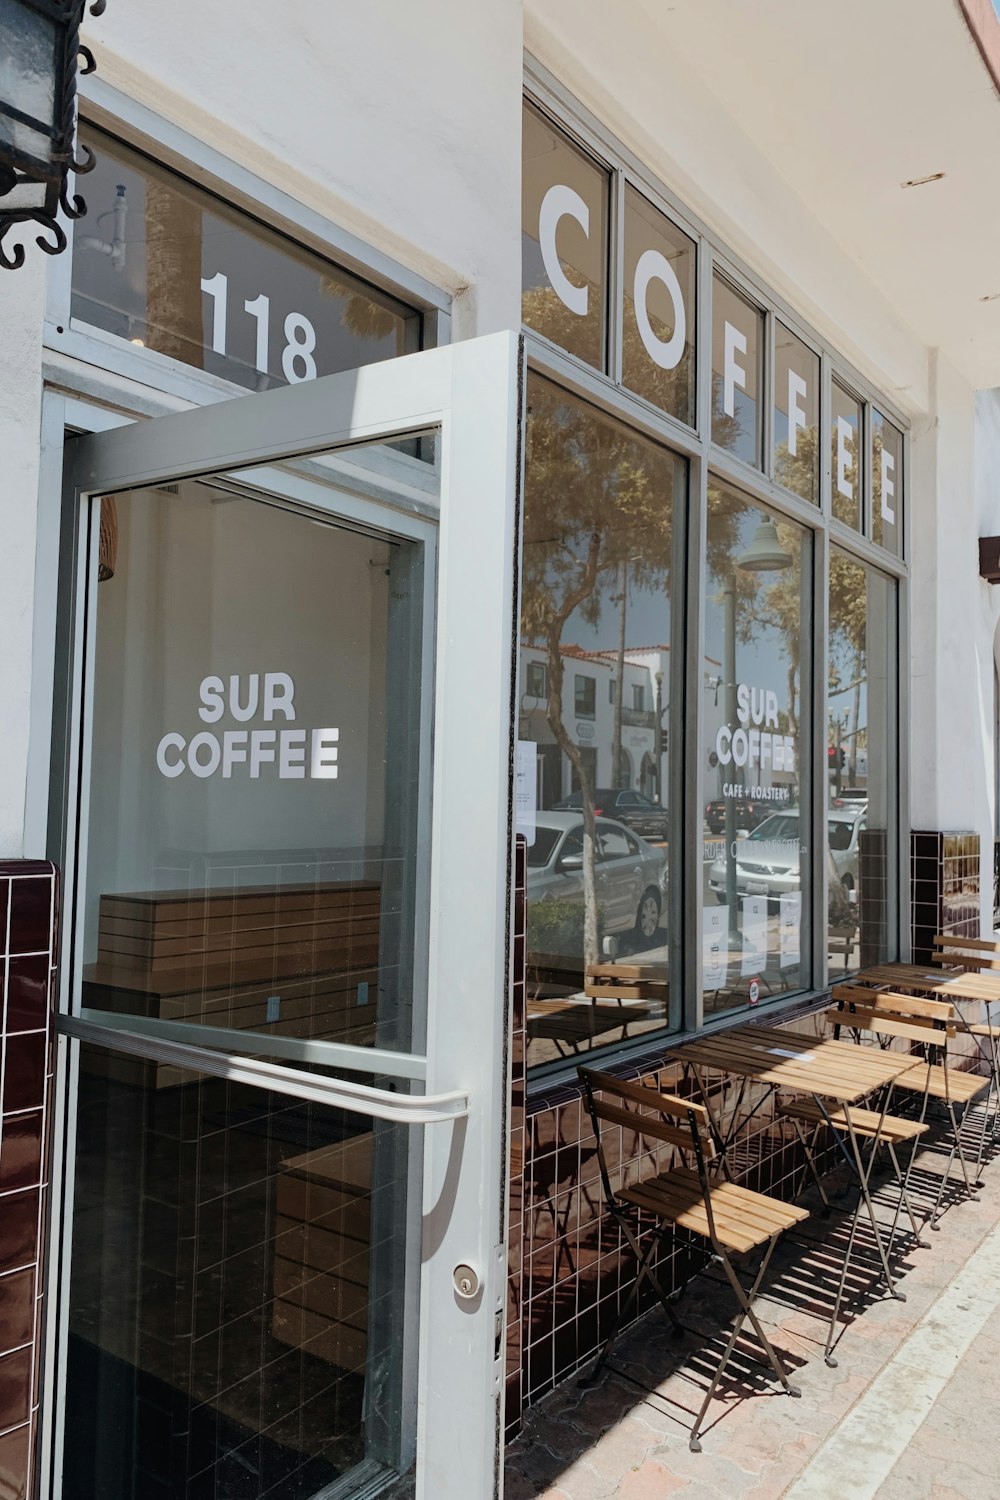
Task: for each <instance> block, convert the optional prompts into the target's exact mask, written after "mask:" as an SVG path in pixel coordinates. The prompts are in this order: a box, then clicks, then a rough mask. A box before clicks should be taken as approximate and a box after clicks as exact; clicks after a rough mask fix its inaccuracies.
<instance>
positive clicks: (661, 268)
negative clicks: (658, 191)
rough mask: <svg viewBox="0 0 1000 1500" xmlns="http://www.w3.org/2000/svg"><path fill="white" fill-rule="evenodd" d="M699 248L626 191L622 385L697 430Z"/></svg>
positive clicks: (644, 202)
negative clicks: (696, 355) (696, 348)
mask: <svg viewBox="0 0 1000 1500" xmlns="http://www.w3.org/2000/svg"><path fill="white" fill-rule="evenodd" d="M695 261H696V252H695V244H694V241H693V240H692V239H689V238H688V236H687V235H686V234H684V233H683V232H682V231H681V230H680V229H678V228H677V227H676V226H675V225H673V224H671V222H670V220H669V219H667V218H665V217H664V215H663V214H661V213H659V212H657V210H656V209H655V208H654V207H653V206H652V204H650V203H647V202H646V200H645V198H643V197H642V196H641V194H639V193H637V192H636V191H635V190H634V189H633V188H627V189H626V192H625V282H624V288H623V295H624V299H625V323H624V328H623V330H622V340H623V342H622V381H623V383H624V384H625V385H627V386H628V387H629V389H630V390H633V391H635V392H636V394H637V395H639V396H645V398H646V400H647V401H651V402H652V403H653V405H654V406H658V407H660V408H661V410H663V411H665V412H669V413H670V415H671V416H672V417H677V418H678V420H679V421H681V422H686V423H687V424H688V426H689V427H690V426H693V425H694V395H695V315H694V309H695V305H696V303H695Z"/></svg>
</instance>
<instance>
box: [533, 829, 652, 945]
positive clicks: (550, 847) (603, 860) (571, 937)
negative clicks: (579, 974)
mask: <svg viewBox="0 0 1000 1500" xmlns="http://www.w3.org/2000/svg"><path fill="white" fill-rule="evenodd" d="M595 828H596V834H597V848H596V850H595V879H596V886H597V903H598V910H599V916H600V931H601V934H602V936H607V935H612V934H613V935H618V936H621V935H624V934H631V936H632V939H633V943H634V946H635V947H637V948H649V947H651V946H652V945H653V944H655V943H657V942H660V941H662V940H663V939H662V938H661V937H659V936H658V933H659V929H660V923H661V919H663V920H665V916H666V890H667V862H666V851H665V850H662V849H654V848H653V847H652V846H651V845H650V844H647V843H646V841H645V839H642V838H640V837H639V835H638V834H636V833H633V832H632V830H631V829H630V828H626V827H625V826H624V824H622V823H618V822H615V821H613V820H612V819H611V818H598V819H597V820H596V824H595ZM583 917H584V909H583V821H582V819H581V817H580V815H579V813H576V812H555V811H552V812H540V813H538V814H537V815H536V818H535V838H534V842H533V843H532V844H531V845H529V847H528V928H529V932H528V937H529V947H531V948H533V949H536V950H542V951H546V952H559V953H563V954H570V953H582V951H583Z"/></svg>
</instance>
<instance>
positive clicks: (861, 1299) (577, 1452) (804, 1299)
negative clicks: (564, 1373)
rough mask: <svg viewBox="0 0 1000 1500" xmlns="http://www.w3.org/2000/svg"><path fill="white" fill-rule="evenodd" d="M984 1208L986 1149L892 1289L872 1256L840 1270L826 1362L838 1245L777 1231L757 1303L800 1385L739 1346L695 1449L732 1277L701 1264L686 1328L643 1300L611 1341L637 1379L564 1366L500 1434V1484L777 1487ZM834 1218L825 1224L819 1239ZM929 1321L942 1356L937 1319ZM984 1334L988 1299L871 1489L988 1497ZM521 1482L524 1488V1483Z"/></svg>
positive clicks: (662, 1491) (991, 1405) (691, 1493)
mask: <svg viewBox="0 0 1000 1500" xmlns="http://www.w3.org/2000/svg"><path fill="white" fill-rule="evenodd" d="M928 1177H929V1178H930V1179H931V1183H932V1186H931V1191H934V1190H936V1182H937V1179H936V1178H935V1177H933V1174H932V1173H930V1172H929V1173H928ZM886 1211H889V1212H891V1204H890V1205H888V1210H887V1205H886V1204H885V1203H883V1204H882V1205H881V1207H880V1213H885V1212H886ZM998 1220H1000V1160H998V1163H997V1169H996V1170H995V1171H992V1172H989V1173H988V1175H987V1185H986V1188H985V1189H984V1190H983V1192H982V1195H981V1198H980V1201H979V1202H975V1203H969V1202H963V1203H955V1204H954V1205H952V1206H951V1207H950V1208H949V1209H948V1211H947V1212H946V1214H945V1215H944V1218H943V1220H942V1228H941V1231H940V1233H937V1234H934V1235H933V1236H931V1235H928V1236H927V1238H928V1239H929V1241H930V1242H931V1248H930V1249H908V1250H907V1252H906V1254H905V1255H903V1256H900V1257H899V1258H898V1268H899V1285H900V1288H901V1289H902V1290H905V1292H906V1297H907V1300H906V1301H905V1302H898V1301H895V1300H893V1299H892V1298H890V1297H888V1296H886V1295H885V1294H884V1292H883V1291H882V1290H881V1289H880V1288H879V1287H878V1285H877V1267H876V1266H875V1265H874V1264H870V1265H868V1264H866V1265H863V1266H862V1267H861V1269H860V1270H859V1272H858V1275H857V1276H856V1277H854V1278H852V1281H851V1283H850V1286H849V1291H850V1297H849V1300H848V1302H847V1303H846V1305H845V1309H844V1313H843V1317H842V1321H841V1325H840V1330H839V1338H838V1345H837V1356H838V1361H839V1364H838V1367H837V1368H836V1369H829V1368H828V1367H827V1366H826V1365H825V1364H824V1362H823V1359H822V1347H823V1339H824V1333H825V1330H824V1325H823V1317H824V1315H825V1316H828V1315H829V1310H830V1308H831V1306H832V1297H833V1291H834V1290H835V1270H836V1267H837V1260H836V1257H835V1256H834V1255H832V1254H830V1253H828V1252H827V1251H825V1250H824V1249H823V1247H822V1246H820V1247H818V1248H817V1247H813V1248H808V1247H807V1248H803V1247H802V1246H786V1247H782V1250H781V1253H780V1258H777V1257H776V1263H775V1267H774V1280H773V1282H772V1283H771V1285H770V1286H769V1288H768V1294H767V1295H766V1296H765V1297H764V1298H762V1299H761V1301H760V1303H759V1304H758V1307H759V1311H760V1315H761V1321H762V1322H763V1324H764V1325H765V1328H766V1329H767V1330H768V1332H769V1336H771V1337H772V1338H773V1340H774V1343H775V1346H776V1348H777V1349H778V1350H779V1354H780V1356H781V1357H782V1358H783V1359H786V1361H787V1363H788V1365H789V1367H790V1372H791V1371H794V1375H793V1378H794V1379H795V1381H796V1383H797V1384H798V1385H800V1386H801V1388H802V1391H803V1396H802V1399H801V1400H799V1401H792V1400H789V1399H788V1398H787V1397H786V1396H785V1395H784V1394H783V1393H781V1392H780V1388H778V1387H776V1386H775V1385H774V1384H773V1381H772V1379H771V1377H770V1373H769V1372H768V1373H767V1375H766V1377H765V1378H762V1379H758V1378H756V1374H755V1372H754V1370H753V1367H752V1366H750V1365H749V1364H747V1363H746V1362H745V1361H744V1362H743V1363H742V1364H741V1366H740V1369H739V1371H738V1372H736V1374H735V1375H734V1374H733V1373H729V1374H727V1375H726V1376H725V1377H724V1379H723V1382H722V1384H721V1385H720V1388H719V1391H718V1393H717V1397H716V1400H714V1401H713V1404H712V1408H711V1409H710V1411H709V1414H708V1422H707V1425H706V1427H705V1429H703V1434H702V1436H703V1445H704V1451H703V1452H702V1453H700V1454H692V1453H691V1452H690V1450H689V1448H688V1442H687V1432H688V1429H689V1428H690V1425H691V1422H692V1421H693V1419H694V1414H695V1412H696V1411H697V1409H698V1407H699V1406H700V1404H701V1400H702V1396H703V1394H704V1391H705V1389H706V1382H707V1380H708V1379H709V1378H710V1377H711V1373H712V1370H713V1368H714V1361H715V1358H716V1357H717V1356H718V1353H719V1351H720V1350H721V1343H720V1331H721V1335H722V1336H724V1332H725V1330H726V1329H728V1327H730V1326H731V1318H732V1312H733V1302H732V1294H731V1291H730V1289H729V1288H728V1287H726V1286H724V1285H721V1286H720V1285H717V1284H715V1283H713V1282H712V1281H711V1280H709V1279H706V1278H701V1279H700V1280H699V1281H698V1282H696V1283H695V1285H694V1287H693V1288H692V1289H691V1294H690V1295H689V1296H688V1297H686V1298H685V1299H684V1303H683V1305H682V1307H681V1308H680V1314H681V1317H682V1318H683V1321H684V1323H685V1327H686V1328H687V1329H688V1330H689V1334H688V1336H687V1337H686V1338H685V1339H683V1340H681V1341H678V1340H676V1339H675V1338H674V1337H673V1336H672V1335H671V1334H670V1332H669V1330H668V1325H667V1324H666V1321H665V1319H664V1318H663V1316H662V1313H661V1312H660V1311H659V1310H658V1309H654V1311H653V1312H651V1313H650V1314H649V1315H647V1316H646V1317H645V1318H644V1319H642V1320H640V1321H639V1322H638V1323H637V1324H636V1325H634V1327H633V1329H632V1330H630V1332H629V1333H628V1334H626V1335H625V1337H623V1339H622V1340H621V1341H620V1342H619V1344H618V1345H617V1346H616V1349H615V1351H614V1355H613V1362H614V1364H615V1365H616V1366H617V1367H618V1368H619V1369H627V1370H628V1371H629V1372H630V1373H631V1374H632V1375H633V1376H634V1377H635V1379H636V1380H637V1381H641V1382H642V1383H643V1384H644V1385H645V1386H646V1387H647V1388H646V1389H645V1390H643V1389H640V1388H639V1386H638V1385H633V1384H631V1383H630V1382H629V1381H627V1380H625V1379H623V1378H622V1377H621V1376H619V1375H616V1374H615V1373H614V1372H613V1371H609V1372H608V1373H607V1374H606V1375H605V1376H604V1377H603V1378H602V1379H601V1380H600V1381H599V1382H598V1383H597V1385H596V1386H594V1387H593V1388H590V1389H587V1390H580V1389H579V1388H578V1387H577V1386H576V1384H575V1381H572V1380H570V1381H566V1382H564V1383H563V1384H562V1385H561V1386H558V1387H557V1388H556V1389H555V1390H554V1391H553V1393H552V1394H551V1396H550V1397H548V1398H546V1400H543V1401H542V1402H540V1403H538V1404H537V1405H536V1406H535V1407H533V1408H532V1409H530V1410H529V1411H528V1413H527V1414H526V1418H525V1432H524V1434H522V1436H521V1438H519V1439H518V1440H517V1441H516V1442H515V1443H514V1444H513V1445H512V1446H511V1448H510V1449H509V1450H508V1454H509V1461H510V1484H509V1490H508V1494H507V1497H506V1500H524V1497H525V1496H526V1495H528V1494H531V1493H534V1494H535V1495H537V1496H538V1497H540V1500H604V1497H605V1496H619V1497H621V1500H643V1497H645V1496H646V1495H649V1496H653V1495H656V1496H661V1495H662V1496H669V1495H671V1494H674V1493H677V1494H681V1495H683V1497H684V1500H778V1497H780V1496H781V1495H782V1494H783V1492H784V1491H785V1490H786V1489H787V1488H788V1487H789V1486H790V1485H791V1484H793V1483H794V1481H795V1479H796V1478H797V1476H798V1475H799V1474H800V1473H801V1472H802V1470H803V1469H804V1468H805V1467H806V1466H807V1465H808V1464H809V1462H810V1460H811V1459H812V1458H813V1456H814V1455H815V1454H816V1453H817V1451H818V1450H819V1449H820V1447H821V1446H822V1445H823V1443H824V1442H825V1441H826V1439H827V1438H828V1437H829V1436H830V1434H831V1433H832V1432H833V1431H834V1430H835V1428H836V1427H837V1426H838V1424H839V1423H840V1422H841V1421H842V1420H843V1419H844V1418H845V1417H846V1416H847V1414H848V1413H849V1412H850V1411H851V1409H852V1408H853V1407H854V1406H855V1405H856V1403H857V1402H858V1400H859V1399H862V1398H863V1397H864V1394H865V1392H866V1390H867V1388H868V1386H869V1385H870V1383H871V1381H872V1380H873V1379H874V1378H875V1376H876V1375H878V1374H879V1373H880V1372H881V1371H882V1370H883V1369H884V1368H885V1367H886V1365H887V1363H888V1362H890V1361H891V1360H892V1359H893V1357H894V1355H895V1352H896V1350H897V1349H899V1347H900V1345H901V1344H902V1343H903V1342H904V1340H906V1339H907V1337H908V1336H909V1334H910V1333H911V1332H912V1330H913V1329H914V1327H915V1326H916V1325H917V1323H918V1322H920V1320H921V1319H922V1318H923V1317H924V1315H925V1314H927V1312H928V1310H929V1309H930V1308H931V1307H932V1305H933V1303H934V1302H935V1301H936V1299H937V1297H938V1296H939V1295H940V1294H941V1292H942V1291H944V1290H945V1289H946V1288H947V1287H948V1286H949V1285H950V1284H951V1282H952V1281H953V1280H954V1278H955V1276H956V1274H957V1272H958V1271H959V1270H960V1269H961V1267H962V1266H963V1265H964V1263H965V1262H966V1260H967V1259H968V1258H969V1256H970V1255H971V1254H973V1253H974V1251H975V1250H976V1249H977V1247H978V1246H979V1244H980V1242H981V1241H982V1239H983V1238H984V1236H985V1235H986V1234H987V1232H988V1231H989V1230H990V1229H991V1228H992V1227H993V1225H994V1224H995V1223H996V1222H998ZM838 1232H841V1231H839V1230H837V1228H836V1226H834V1229H833V1230H832V1231H831V1239H832V1241H833V1242H835V1241H836V1234H837V1233H838ZM831 1268H833V1269H831ZM941 1337H942V1339H943V1346H942V1352H943V1354H944V1356H945V1357H946V1355H947V1328H946V1327H945V1328H944V1330H943V1333H942V1335H941ZM935 1342H936V1340H935ZM998 1347H1000V1310H998V1313H997V1314H996V1319H995V1323H994V1320H993V1319H991V1320H990V1322H989V1323H988V1325H986V1326H985V1327H984V1328H983V1330H982V1332H981V1334H980V1335H979V1336H978V1337H977V1339H976V1340H975V1341H974V1342H973V1344H972V1346H971V1347H970V1348H969V1350H968V1353H967V1356H966V1358H965V1359H964V1360H963V1361H962V1362H961V1364H960V1365H959V1367H958V1368H957V1370H956V1372H955V1373H954V1375H953V1376H952V1377H951V1379H950V1380H949V1382H948V1384H947V1385H946V1387H945V1389H944V1391H943V1392H942V1395H941V1398H940V1400H939V1402H938V1403H937V1404H936V1406H935V1407H934V1409H933V1411H932V1412H931V1414H930V1416H929V1417H928V1418H927V1419H926V1421H925V1423H924V1425H923V1427H922V1428H920V1429H918V1431H917V1434H916V1435H915V1437H914V1440H913V1442H912V1443H911V1445H910V1449H909V1450H908V1452H907V1453H906V1454H904V1455H903V1458H902V1459H901V1460H900V1461H899V1463H898V1464H897V1466H896V1469H895V1470H894V1471H893V1472H892V1474H891V1475H890V1476H889V1478H888V1480H887V1481H886V1484H885V1486H884V1487H883V1490H882V1491H880V1492H879V1500H904V1497H905V1500H958V1497H960V1500H982V1497H985V1496H988V1497H989V1500H1000V1472H998V1469H997V1462H996V1459H995V1458H994V1451H995V1439H994V1436H993V1435H994V1434H995V1433H996V1431H997V1430H998V1425H1000V1387H998V1383H997V1379H996V1370H997V1356H996V1350H997V1348H998ZM749 1350H750V1345H749V1344H747V1345H746V1346H745V1352H749ZM970 1411H977V1412H978V1413H979V1419H977V1424H976V1427H977V1431H978V1433H979V1434H980V1436H981V1441H980V1445H979V1447H977V1448H975V1449H974V1451H972V1450H970V1446H969V1413H970ZM559 1465H561V1466H562V1467H561V1470H560V1469H558V1466H559ZM532 1483H534V1484H535V1485H536V1486H537V1488H536V1490H535V1491H534V1492H532V1491H531V1490H530V1488H526V1486H530V1484H532ZM949 1486H950V1487H949ZM872 1500H874V1497H872Z"/></svg>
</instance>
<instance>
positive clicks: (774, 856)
mask: <svg viewBox="0 0 1000 1500" xmlns="http://www.w3.org/2000/svg"><path fill="white" fill-rule="evenodd" d="M826 826H827V839H828V841H829V848H830V856H831V858H832V861H833V865H834V867H835V869H836V872H837V875H838V876H839V877H840V881H841V883H842V885H843V886H844V889H845V890H846V891H848V892H850V891H852V890H856V889H857V884H858V840H859V838H860V835H861V832H862V830H863V829H864V827H865V815H864V810H863V809H862V810H858V809H856V808H843V809H833V810H831V811H830V812H828V813H827V820H826ZM799 850H800V844H799V809H798V808H797V807H790V808H788V810H787V811H786V812H780V813H772V815H771V817H769V818H765V819H764V821H763V823H760V824H758V826H757V827H756V828H755V829H754V830H753V832H752V833H750V834H749V835H748V836H747V837H746V838H745V839H740V840H739V842H738V843H737V845H736V892H737V895H740V896H766V897H767V898H768V900H769V901H777V900H778V898H779V897H780V896H784V895H786V894H788V893H789V892H791V891H797V890H799V889H800V879H801V877H800V870H799ZM708 883H709V886H710V887H711V889H712V890H713V891H714V893H715V895H716V896H717V897H718V898H719V900H720V902H724V901H725V899H726V857H725V854H722V855H721V856H720V857H719V858H718V859H717V860H715V861H714V863H713V864H712V866H711V868H710V869H709V872H708Z"/></svg>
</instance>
